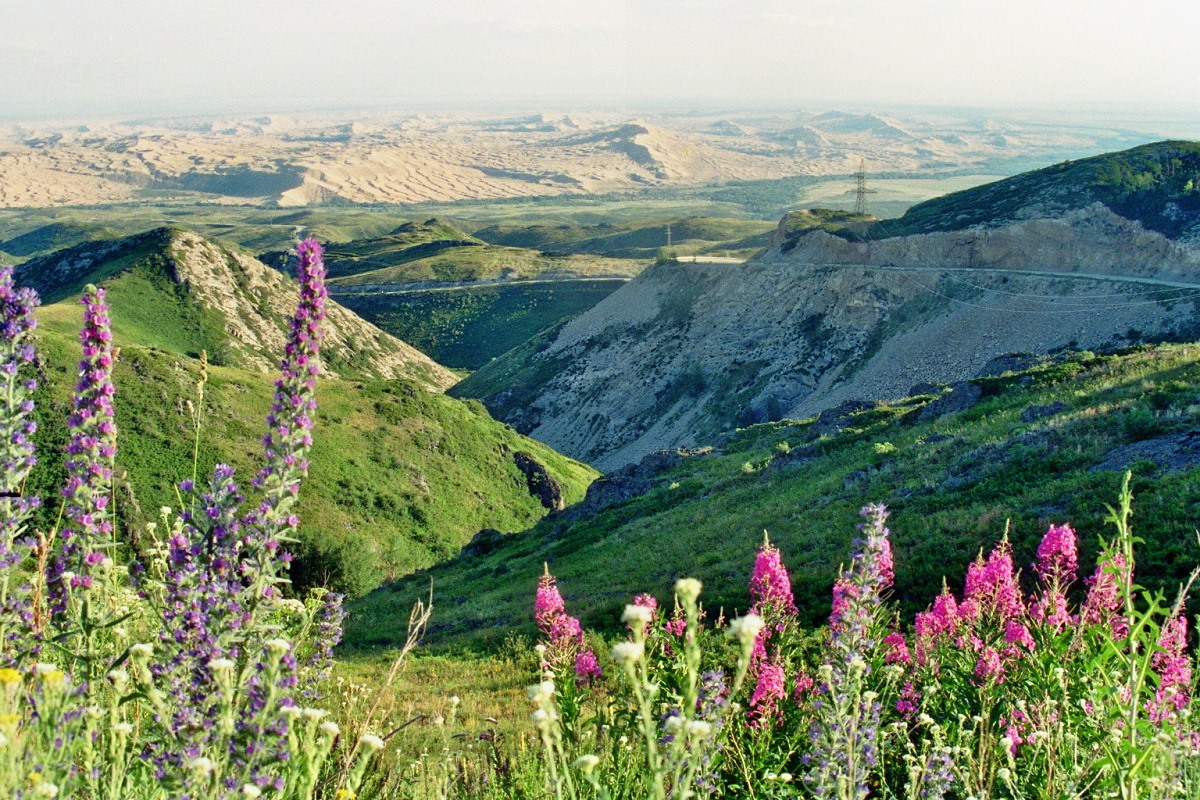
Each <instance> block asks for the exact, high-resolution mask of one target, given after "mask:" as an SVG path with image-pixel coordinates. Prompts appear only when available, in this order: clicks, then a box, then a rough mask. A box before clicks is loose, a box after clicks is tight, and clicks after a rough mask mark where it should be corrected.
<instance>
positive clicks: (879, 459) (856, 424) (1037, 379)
mask: <svg viewBox="0 0 1200 800" xmlns="http://www.w3.org/2000/svg"><path fill="white" fill-rule="evenodd" d="M1031 360H1032V361H1033V362H1035V363H1034V365H1033V366H1028V364H1029V362H1030V361H1031ZM1022 361H1023V362H1024V366H1028V368H1026V369H1023V370H1021V371H1017V372H1006V373H1004V374H1002V375H1000V376H999V377H989V378H981V379H976V380H974V381H970V382H967V383H964V384H960V385H958V386H956V388H955V389H954V390H953V391H952V392H950V393H949V394H947V395H944V396H943V395H941V393H940V392H937V391H936V390H935V391H934V392H933V393H931V394H929V395H921V396H917V397H912V398H909V399H907V400H904V401H901V402H897V403H894V404H888V405H883V404H875V403H860V404H851V405H849V406H844V407H841V408H840V409H835V410H832V411H830V412H826V413H824V414H822V415H821V416H820V417H818V418H816V419H810V420H805V421H799V422H797V421H791V420H784V421H781V422H777V423H770V424H762V425H755V426H751V427H749V428H745V429H741V430H739V431H738V432H737V433H736V434H734V435H732V436H731V437H730V438H728V439H727V440H725V441H722V442H719V443H717V444H716V446H715V447H714V448H705V449H702V450H700V451H696V452H693V453H691V454H690V455H686V456H685V455H683V454H677V453H666V454H657V455H652V456H650V457H648V459H647V460H645V461H643V462H642V463H641V464H640V465H635V466H631V467H628V468H626V469H624V470H622V471H621V472H619V473H616V474H614V475H609V476H606V477H604V478H601V479H600V480H599V481H597V482H596V483H595V484H593V488H592V489H591V490H590V492H589V500H587V501H585V504H584V506H582V507H581V508H580V509H568V510H567V512H565V513H564V514H559V515H555V516H552V517H549V518H547V519H545V520H543V521H542V522H540V523H539V524H538V525H537V526H535V527H534V528H533V529H532V530H530V531H527V532H524V533H521V534H519V535H517V536H513V537H510V538H508V539H504V540H501V541H498V542H496V543H493V544H491V545H489V546H487V547H477V548H474V552H473V553H464V554H462V555H459V556H458V557H457V558H455V559H454V560H452V561H449V562H446V563H443V564H441V565H439V566H437V567H435V568H432V569H430V570H428V571H423V572H421V573H418V574H416V575H413V576H411V577H409V578H406V579H404V580H401V581H398V582H396V583H393V584H391V585H388V586H386V587H383V588H381V589H379V590H378V591H376V592H374V593H372V594H371V595H369V596H368V597H366V598H364V599H362V600H361V601H359V602H358V603H357V604H356V605H355V606H354V608H353V613H352V617H351V622H350V627H349V636H348V641H349V642H350V643H351V644H352V645H356V646H371V645H384V644H392V643H394V642H396V641H397V640H398V639H399V638H401V637H402V636H403V625H402V624H401V622H402V620H403V619H404V618H405V615H407V613H408V608H409V606H410V605H411V603H412V601H413V599H414V598H415V597H417V596H419V595H420V594H421V593H422V592H428V589H429V584H430V581H431V580H432V582H433V590H434V596H435V601H434V602H435V605H438V603H439V598H440V606H439V610H438V613H437V615H436V617H435V620H434V624H433V626H432V627H431V633H430V637H429V639H430V641H431V642H432V643H434V644H456V645H466V646H473V647H487V646H491V645H496V644H499V643H500V642H501V641H502V640H503V639H504V638H505V637H506V636H507V635H509V634H510V632H512V631H518V632H525V633H531V632H532V625H531V623H530V613H531V612H530V609H531V603H532V599H533V590H534V587H535V585H536V582H537V576H538V574H539V573H540V572H541V570H542V565H543V563H549V565H550V569H551V570H552V572H554V574H555V575H556V576H557V577H558V579H559V586H560V587H561V589H562V591H563V594H564V596H565V597H566V598H567V602H568V604H569V607H570V608H571V609H572V612H573V613H575V612H579V613H580V614H582V617H583V618H584V621H585V624H587V625H589V626H593V625H594V626H600V627H603V626H606V625H611V624H612V621H613V620H617V619H620V616H621V614H620V608H621V606H622V605H623V604H624V603H627V602H628V601H629V598H630V597H632V596H633V594H634V593H635V592H640V591H651V592H653V593H654V594H656V595H657V596H658V597H659V598H660V600H664V601H665V600H668V599H669V598H670V587H671V586H672V583H673V581H674V580H675V579H676V578H678V577H680V576H682V575H693V576H696V577H698V578H700V579H701V580H703V581H704V582H705V596H706V598H708V600H707V602H708V606H709V609H710V612H711V613H713V614H715V613H717V611H718V609H721V608H723V609H724V611H725V613H726V614H727V615H728V614H729V613H730V612H732V611H733V610H734V609H745V608H746V606H747V604H748V596H747V589H746V584H747V580H748V578H749V575H750V571H751V568H752V566H753V562H754V551H755V549H756V547H757V546H758V544H759V543H760V542H761V540H762V532H763V530H764V529H765V530H769V531H770V534H771V540H772V542H775V543H777V544H778V546H779V547H780V549H781V550H782V551H783V553H784V556H785V558H786V561H787V563H788V566H789V567H790V568H791V570H792V580H793V587H794V589H795V593H796V599H797V602H798V603H799V604H800V606H801V613H802V615H803V617H804V619H805V621H806V622H808V623H810V624H814V625H815V624H820V623H821V622H822V621H823V620H824V618H825V617H826V616H827V615H828V612H829V591H830V586H831V584H832V581H833V578H834V576H835V574H836V570H837V568H838V565H839V563H840V562H842V561H844V560H845V559H846V558H847V554H848V553H849V552H850V543H851V540H852V539H853V538H854V537H855V535H856V532H855V529H854V524H855V522H856V521H857V511H858V509H859V507H860V506H862V505H863V504H865V503H868V502H883V503H886V504H887V505H888V506H889V507H890V508H891V509H892V519H891V529H892V531H893V542H894V544H895V548H896V560H897V564H898V565H900V564H903V568H902V569H901V568H898V569H897V570H896V574H897V576H898V580H899V582H898V584H897V586H896V590H895V591H896V595H897V597H898V599H899V600H900V601H901V603H902V604H903V606H904V607H905V608H906V610H907V611H910V612H911V611H913V610H915V609H918V608H921V607H923V606H924V605H926V604H927V603H928V602H929V601H930V599H931V598H932V597H933V595H935V594H936V593H937V592H938V591H939V590H940V588H941V583H942V576H943V575H945V576H948V577H949V578H950V580H951V581H955V580H961V576H962V575H964V574H965V569H964V568H965V565H966V564H967V563H968V562H969V561H970V560H971V559H973V558H974V556H975V555H976V553H977V552H978V551H979V549H980V548H981V547H990V546H991V544H992V543H994V542H995V541H996V540H998V539H999V538H1000V537H1001V536H1002V535H1003V534H1004V531H1005V527H1006V524H1011V527H1010V534H1009V535H1010V537H1011V539H1012V541H1013V544H1014V547H1015V553H1016V558H1017V562H1018V564H1020V565H1027V564H1029V563H1030V562H1031V561H1032V560H1033V558H1034V550H1035V549H1036V545H1037V542H1038V541H1039V539H1040V537H1041V535H1042V534H1043V533H1044V532H1045V530H1046V527H1047V526H1048V525H1049V524H1051V523H1063V522H1070V523H1071V524H1072V525H1074V526H1075V527H1076V529H1077V530H1078V531H1079V534H1080V542H1081V547H1082V555H1081V562H1084V566H1085V567H1086V568H1089V569H1090V563H1089V562H1090V561H1091V560H1092V559H1094V557H1095V554H1096V552H1097V544H1098V542H1099V541H1100V539H1101V538H1102V537H1109V536H1111V533H1112V531H1111V529H1110V528H1107V527H1106V526H1105V524H1104V518H1105V516H1106V512H1105V503H1110V502H1113V500H1114V498H1115V496H1116V492H1117V488H1118V486H1119V483H1120V479H1121V475H1122V473H1123V471H1124V470H1125V469H1127V468H1128V469H1132V470H1133V472H1134V474H1135V481H1134V487H1135V490H1136V518H1135V524H1136V526H1137V532H1138V534H1139V535H1140V536H1141V537H1143V538H1144V539H1145V540H1146V544H1145V545H1144V546H1142V548H1141V550H1140V553H1141V554H1140V556H1139V558H1140V563H1139V576H1140V578H1141V579H1142V580H1143V582H1144V583H1145V584H1146V585H1147V586H1149V587H1152V588H1154V587H1164V588H1169V589H1171V590H1173V589H1174V588H1175V587H1176V586H1177V584H1178V582H1179V581H1180V580H1182V579H1183V578H1184V577H1185V576H1186V574H1187V573H1188V572H1189V571H1190V570H1191V568H1192V567H1193V566H1194V565H1195V564H1196V562H1197V561H1198V560H1200V546H1198V545H1197V542H1196V536H1195V533H1194V528H1195V524H1196V520H1197V519H1198V518H1200V480H1197V479H1198V478H1200V471H1198V469H1200V430H1198V429H1197V427H1196V425H1197V423H1196V415H1197V413H1198V412H1200V389H1198V388H1197V387H1198V386H1200V345H1197V344H1189V345H1160V346H1156V347H1152V348H1138V349H1132V350H1129V351H1126V352H1124V353H1122V354H1118V355H1103V356H1097V355H1093V354H1091V353H1077V354H1073V355H1070V356H1063V357H1058V358H1055V359H1042V360H1040V361H1039V360H1037V359H1014V361H1013V365H1014V366H1018V367H1020V366H1022V365H1023V364H1022ZM955 407H957V408H959V409H961V410H959V411H957V412H954V411H953V409H954V408H955ZM955 588H961V587H955Z"/></svg>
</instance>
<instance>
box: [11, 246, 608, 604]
mask: <svg viewBox="0 0 1200 800" xmlns="http://www.w3.org/2000/svg"><path fill="white" fill-rule="evenodd" d="M255 264H257V266H254V265H255ZM21 273H22V274H23V276H24V277H27V278H30V279H31V280H29V283H31V284H33V285H35V286H36V287H37V288H39V289H40V290H41V291H43V292H44V293H45V295H46V303H47V304H46V305H45V306H44V307H43V308H41V309H40V310H39V312H38V316H39V322H40V326H39V329H38V331H39V332H38V337H39V342H38V346H39V353H40V356H41V365H42V373H43V377H42V383H43V388H42V389H41V390H40V391H39V396H38V404H39V405H38V409H39V411H38V414H39V417H40V424H39V434H38V436H39V441H38V448H39V453H40V456H41V463H40V465H39V467H38V468H37V470H36V471H35V473H34V475H33V477H32V478H31V484H32V488H34V489H36V490H37V491H39V492H40V493H41V495H42V497H43V498H44V500H45V501H46V504H47V506H46V508H45V509H44V510H43V512H42V513H43V518H42V520H41V522H42V523H43V524H49V523H52V521H53V515H54V514H55V513H56V506H57V503H56V500H57V495H56V493H55V491H54V488H55V487H56V486H58V485H61V479H62V464H61V457H60V456H59V455H58V454H60V453H61V452H62V448H63V446H64V445H65V438H64V437H65V429H64V426H63V425H62V420H63V418H64V417H65V414H66V410H67V408H68V404H69V398H70V392H71V389H72V388H73V384H74V380H75V376H76V366H75V365H76V363H77V361H78V359H79V352H78V336H77V332H78V326H79V324H80V321H81V318H82V311H81V308H80V307H79V304H78V302H77V296H76V291H77V289H78V287H80V286H82V285H83V283H85V282H88V281H92V282H97V283H99V284H101V285H102V286H104V287H105V288H106V289H107V291H108V299H109V302H110V305H111V317H112V320H113V329H114V338H115V340H116V343H117V344H118V345H119V346H120V348H121V355H120V358H119V359H118V362H117V364H116V368H115V379H116V383H117V388H118V395H117V401H116V405H117V413H118V424H119V426H120V447H121V450H120V454H119V456H118V460H117V471H118V473H119V474H122V475H123V476H124V478H123V479H122V481H121V486H120V487H119V488H118V493H117V494H118V498H117V501H118V510H119V514H120V515H121V519H122V522H123V525H122V530H124V531H125V532H126V533H127V534H128V535H129V536H130V537H131V538H133V537H136V536H138V535H140V534H141V531H142V530H143V529H144V523H145V522H146V521H149V520H150V519H153V518H154V517H156V516H157V513H158V512H157V509H158V508H159V507H160V506H162V505H176V504H177V500H176V497H175V495H174V492H173V490H172V488H171V487H172V486H174V485H175V484H176V483H177V482H178V481H179V480H181V479H182V478H186V477H191V476H192V473H193V464H192V442H193V438H194V429H193V424H192V421H191V417H190V416H189V413H188V403H189V401H193V402H194V400H195V398H196V391H195V385H196V380H197V377H198V374H199V362H198V361H197V360H196V359H195V358H194V356H195V355H197V354H198V353H199V351H200V350H201V349H209V348H215V352H218V353H224V354H225V356H226V358H225V359H224V361H225V362H226V363H223V364H216V363H215V364H214V365H213V366H211V367H210V370H209V375H210V377H209V383H208V386H207V387H206V390H205V396H204V407H205V410H206V414H205V417H204V421H203V425H202V430H201V432H200V446H199V467H200V472H201V474H204V473H206V472H207V471H208V470H209V469H211V466H212V465H213V464H214V463H218V462H224V463H229V464H231V465H233V466H234V467H236V468H237V470H238V474H239V475H240V476H241V479H242V481H243V482H244V483H246V484H248V482H249V478H250V477H251V476H252V475H253V474H254V471H255V470H256V469H257V466H258V460H259V457H260V456H259V454H260V450H261V446H260V445H259V440H260V438H261V436H262V432H263V425H264V423H263V420H264V419H265V417H266V413H267V410H268V408H269V406H270V402H271V395H272V391H273V385H272V380H271V375H270V372H272V371H273V370H274V369H275V367H274V366H273V364H274V363H275V362H277V356H278V352H276V348H275V339H274V338H273V335H272V331H274V332H275V334H277V335H279V336H280V337H282V335H283V333H282V328H281V327H279V326H282V325H283V324H285V322H286V317H284V316H283V314H284V313H285V312H284V311H283V310H282V306H283V305H286V304H288V303H291V304H294V302H295V301H294V295H293V294H290V293H289V292H288V290H289V289H290V290H291V291H292V292H294V285H293V284H292V282H291V281H290V279H287V278H285V277H284V276H282V275H280V274H279V273H276V272H274V271H272V270H269V269H267V268H266V267H265V266H263V265H261V264H258V262H254V261H253V260H252V259H245V257H242V256H237V255H236V254H234V253H231V252H229V251H227V250H223V249H221V248H219V247H216V246H215V245H213V244H212V243H210V242H206V241H205V240H203V239H201V238H200V237H198V236H195V234H190V233H187V232H183V231H172V230H162V231H155V232H152V233H151V234H145V235H142V236H139V237H132V238H131V239H128V240H122V241H118V242H111V243H106V244H105V245H104V246H103V247H100V248H97V246H94V245H88V246H84V247H83V248H82V249H81V248H76V249H73V250H71V251H67V252H66V253H65V254H61V255H60V257H59V258H58V259H57V260H47V259H38V260H34V261H30V262H26V264H24V265H22V267H21ZM200 276H206V277H204V279H203V281H202V280H201V277H200ZM239 299H240V300H244V301H246V302H251V301H253V302H255V303H257V308H258V309H259V313H258V316H257V317H255V315H254V313H253V312H252V311H247V310H246V309H245V308H243V306H242V305H241V304H240V303H239V302H238V301H239ZM218 300H219V302H218ZM222 303H223V304H224V305H222ZM331 305H332V304H331ZM328 323H329V325H328V334H327V336H328V338H327V340H326V344H327V345H328V352H329V354H330V358H329V360H328V361H327V362H326V367H327V368H328V369H329V370H331V372H330V374H328V376H327V377H326V379H325V380H323V381H321V383H320V385H319V401H320V412H319V416H318V430H317V434H316V444H315V446H314V450H313V456H312V461H313V466H312V474H311V477H310V480H309V482H308V483H307V484H306V486H305V489H304V494H303V495H302V498H301V510H300V515H301V519H302V526H301V532H300V536H301V543H300V544H299V545H298V548H297V549H298V553H299V556H300V557H299V559H298V561H297V563H296V565H295V567H294V569H293V576H294V578H295V579H296V580H297V582H299V583H301V584H317V583H332V584H333V585H336V586H338V587H339V588H341V589H343V590H345V591H347V592H349V593H351V594H361V593H363V592H365V591H368V590H370V589H372V588H374V587H375V586H377V585H378V584H379V583H380V582H381V581H383V580H386V579H390V578H394V577H397V576H399V575H403V574H406V573H408V572H410V571H412V570H413V569H416V568H420V567H426V566H429V565H431V564H434V563H436V562H437V561H439V560H441V559H444V558H446V557H447V556H449V555H452V554H453V553H455V552H457V550H458V548H459V547H461V546H462V545H463V544H464V543H466V542H467V541H469V540H470V539H471V537H472V536H473V535H474V534H475V533H476V532H478V531H479V530H480V529H483V528H497V529H501V530H520V529H524V528H527V527H528V526H530V525H531V524H533V523H534V522H535V521H536V520H537V519H539V518H540V517H541V516H543V515H544V514H545V513H546V511H547V508H548V506H554V505H556V504H557V503H558V502H563V503H567V502H572V501H574V500H577V499H579V498H580V497H581V496H582V494H583V491H584V489H585V487H586V486H587V484H588V482H590V480H591V479H592V478H593V477H594V475H595V472H594V471H592V470H591V469H589V468H587V467H585V466H583V465H580V464H577V463H575V462H572V461H570V460H569V459H567V458H565V457H562V456H560V455H558V454H557V453H555V452H554V451H552V450H550V449H549V448H547V447H545V446H544V445H541V444H538V443H537V442H533V441H530V440H528V439H525V438H524V437H521V436H519V435H517V434H516V433H515V432H513V431H512V430H511V429H509V428H507V427H506V426H504V425H501V424H499V423H497V422H495V421H494V420H492V419H491V418H490V417H489V416H488V415H487V412H486V411H485V410H484V409H483V407H482V406H481V405H479V404H478V403H470V402H462V401H458V400H453V399H451V398H448V397H446V396H444V395H442V394H440V393H437V392H436V391H431V390H434V389H437V388H438V387H440V386H444V385H445V384H446V382H447V376H449V380H451V381H452V380H453V376H452V375H450V373H448V372H447V371H446V370H445V369H444V368H442V367H441V366H440V365H437V364H435V363H434V362H432V361H429V360H428V359H427V358H425V357H424V356H422V355H421V354H419V353H416V351H414V350H412V349H411V348H409V347H408V346H407V345H405V344H404V343H403V342H399V341H396V340H393V339H392V337H390V336H387V335H386V334H383V333H382V332H381V331H378V330H377V329H375V328H373V327H371V326H370V325H368V324H367V323H365V322H363V321H362V320H360V319H358V318H357V317H355V316H354V315H352V314H350V313H349V312H347V311H345V310H344V309H341V308H338V307H336V306H333V307H331V309H330V313H329V317H328ZM254 337H258V338H257V339H256V338H254ZM348 342H354V343H355V345H356V346H355V347H354V348H349V346H348ZM281 348H282V343H281V341H280V343H279V349H281ZM348 350H353V352H350V353H348V352H347V351H348ZM532 465H541V466H540V471H539V468H538V467H534V466H532ZM531 476H532V477H531ZM547 487H555V488H556V490H557V494H555V493H554V492H552V491H551V492H549V494H548V493H547Z"/></svg>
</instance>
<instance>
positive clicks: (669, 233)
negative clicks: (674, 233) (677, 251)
mask: <svg viewBox="0 0 1200 800" xmlns="http://www.w3.org/2000/svg"><path fill="white" fill-rule="evenodd" d="M667 249H668V250H670V249H671V223H669V222H668V223H667Z"/></svg>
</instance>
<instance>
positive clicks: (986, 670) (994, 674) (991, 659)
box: [975, 645, 1004, 684]
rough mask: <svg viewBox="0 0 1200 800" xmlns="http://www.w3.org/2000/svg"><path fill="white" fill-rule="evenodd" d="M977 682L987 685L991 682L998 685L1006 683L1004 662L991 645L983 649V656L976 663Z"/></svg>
mask: <svg viewBox="0 0 1200 800" xmlns="http://www.w3.org/2000/svg"><path fill="white" fill-rule="evenodd" d="M975 680H976V681H977V682H978V683H987V682H988V681H990V680H994V681H995V682H996V683H998V684H999V683H1004V662H1003V661H1002V660H1001V658H1000V653H999V652H997V650H996V648H994V647H992V646H991V645H988V646H987V647H985V648H984V649H983V655H981V656H980V657H979V660H978V661H976V662H975Z"/></svg>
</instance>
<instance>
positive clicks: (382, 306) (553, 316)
mask: <svg viewBox="0 0 1200 800" xmlns="http://www.w3.org/2000/svg"><path fill="white" fill-rule="evenodd" d="M623 284H624V281H623V280H620V279H615V280H605V279H597V278H593V279H582V280H573V281H568V280H561V281H545V282H525V281H512V282H507V283H498V284H490V285H481V286H464V287H462V288H459V289H429V290H424V291H422V290H409V291H379V292H364V293H361V294H339V295H338V300H340V301H341V303H342V304H343V305H344V306H346V308H349V309H351V310H353V311H354V313H356V314H358V315H359V316H361V317H362V318H363V319H365V320H368V321H370V322H371V323H373V324H375V325H378V326H379V327H380V328H382V329H383V330H385V331H387V332H388V333H390V334H392V335H394V336H398V337H400V338H401V339H404V340H405V341H406V342H410V343H411V344H412V345H413V346H414V347H417V348H419V349H420V350H421V351H422V352H423V353H428V354H429V355H430V356H431V357H432V358H434V359H436V360H437V362H438V363H440V364H445V365H446V366H448V367H450V368H452V369H461V370H467V371H472V370H477V369H479V368H480V367H483V366H485V365H486V364H489V363H490V362H491V361H492V360H493V359H495V358H498V357H500V356H501V355H503V354H504V353H506V352H508V351H509V350H511V349H513V348H514V347H517V346H519V345H521V344H523V343H524V342H526V341H527V340H528V339H530V338H531V337H533V336H535V335H537V334H538V333H540V332H541V331H542V330H544V329H546V328H549V327H552V326H555V325H558V324H561V323H562V322H564V321H566V320H568V319H573V318H574V317H577V316H578V315H580V314H582V313H583V312H585V311H587V310H588V309H589V308H591V307H592V306H594V305H596V304H597V303H599V302H600V301H601V300H603V299H604V298H605V297H607V296H608V295H610V294H612V293H613V292H614V291H616V290H617V289H618V288H620V287H621V286H622V285H623Z"/></svg>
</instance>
